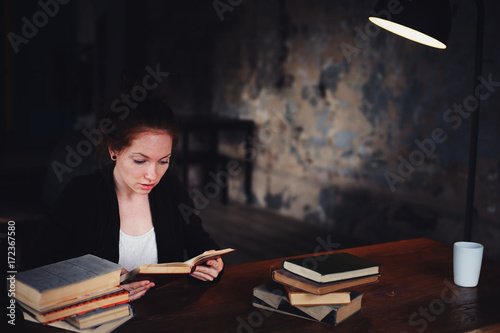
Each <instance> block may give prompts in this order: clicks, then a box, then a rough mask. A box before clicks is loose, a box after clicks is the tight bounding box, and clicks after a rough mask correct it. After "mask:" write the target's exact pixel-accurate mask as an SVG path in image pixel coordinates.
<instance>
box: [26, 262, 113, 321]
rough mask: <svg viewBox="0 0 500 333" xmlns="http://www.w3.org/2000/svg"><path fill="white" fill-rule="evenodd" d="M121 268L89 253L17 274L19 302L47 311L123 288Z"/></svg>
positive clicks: (40, 310)
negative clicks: (99, 293) (108, 290)
mask: <svg viewBox="0 0 500 333" xmlns="http://www.w3.org/2000/svg"><path fill="white" fill-rule="evenodd" d="M120 273H121V266H120V265H118V264H115V263H113V262H111V261H108V260H105V259H102V258H99V257H96V256H94V255H91V254H87V255H84V256H81V257H77V258H73V259H68V260H64V261H60V262H57V263H54V264H50V265H46V266H42V267H38V268H34V269H31V270H27V271H24V272H20V273H18V274H17V275H16V299H17V300H19V301H21V302H22V303H24V304H26V305H28V306H30V307H31V308H33V309H35V310H37V311H39V312H44V311H46V310H47V309H50V308H53V307H54V306H55V305H56V304H58V303H61V302H64V301H66V300H70V299H75V298H78V297H80V296H82V295H86V294H92V293H96V292H99V291H104V290H107V289H110V288H113V287H116V286H119V285H120Z"/></svg>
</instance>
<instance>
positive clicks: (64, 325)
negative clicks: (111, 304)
mask: <svg viewBox="0 0 500 333" xmlns="http://www.w3.org/2000/svg"><path fill="white" fill-rule="evenodd" d="M128 306H129V309H130V313H129V315H128V316H125V317H122V318H119V319H115V320H112V321H110V322H107V323H104V324H101V325H98V326H96V327H91V328H86V329H79V328H76V327H75V326H73V325H71V324H70V323H68V322H67V321H65V320H62V321H56V322H54V323H50V324H47V326H50V327H56V328H59V329H62V330H64V332H77V333H109V332H113V331H114V330H115V329H117V328H118V327H120V326H122V325H123V324H125V323H126V322H127V321H129V320H130V319H132V318H133V317H135V311H134V308H133V307H132V306H131V305H130V304H128ZM23 317H24V319H25V320H26V321H27V322H31V323H36V324H41V323H40V322H39V321H37V320H36V319H35V318H33V317H32V316H30V314H29V313H27V312H23ZM27 325H29V324H27ZM57 331H58V332H59V330H57Z"/></svg>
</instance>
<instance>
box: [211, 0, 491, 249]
mask: <svg viewBox="0 0 500 333" xmlns="http://www.w3.org/2000/svg"><path fill="white" fill-rule="evenodd" d="M452 4H453V9H454V18H453V19H454V22H453V28H452V32H451V37H450V40H449V47H448V48H447V49H446V50H437V49H432V48H429V47H425V46H422V45H420V44H417V43H414V42H411V41H407V40H405V39H403V38H401V37H398V36H396V35H392V34H390V33H387V32H385V31H379V30H378V29H375V28H374V26H373V25H371V24H369V23H368V21H367V17H368V15H369V12H370V10H371V8H372V7H373V5H374V1H356V2H353V1H347V0H345V1H246V2H243V3H242V4H240V5H239V6H236V7H234V8H233V10H232V11H225V12H224V20H223V21H221V25H222V27H221V28H219V33H218V34H217V35H215V37H216V38H215V40H214V47H213V48H214V56H213V59H214V69H213V70H214V74H213V75H214V80H215V84H214V85H213V86H212V87H211V89H212V91H213V112H214V113H216V114H220V115H223V116H228V117H238V118H245V119H246V118H248V119H253V120H255V122H256V123H257V125H258V130H257V132H256V133H255V141H254V142H255V143H256V152H257V155H255V163H256V170H255V172H254V177H255V181H254V199H255V201H256V205H257V206H261V207H267V208H272V209H274V210H276V211H279V212H280V213H283V214H286V215H291V216H295V217H297V218H299V219H303V220H304V221H305V223H312V224H318V225H324V226H327V227H329V228H330V229H332V230H334V231H335V232H337V233H340V234H342V235H345V237H351V238H355V239H358V240H361V241H364V242H379V241H387V240H391V239H400V238H408V237H419V236H426V237H430V238H433V239H437V240H440V241H444V242H447V243H452V242H453V241H456V240H460V239H462V238H463V219H464V218H463V216H464V207H465V194H466V180H467V160H468V138H469V121H468V113H469V112H468V111H467V109H472V108H473V106H470V104H467V103H469V102H471V101H472V102H473V101H474V99H473V98H471V96H472V95H473V86H472V82H473V67H474V60H473V58H474V40H473V38H474V31H475V12H476V10H475V5H474V3H473V2H471V1H461V0H458V1H453V2H452ZM499 9H500V5H499V4H498V3H497V2H495V1H486V21H487V24H486V28H485V47H484V53H485V54H484V65H483V74H482V77H483V78H484V80H486V81H490V82H491V83H490V85H489V89H490V91H488V90H483V92H484V95H485V96H486V95H487V97H485V98H484V100H483V102H482V107H481V108H482V109H481V121H480V137H479V157H478V175H477V185H476V188H477V190H476V209H477V211H476V214H475V221H474V228H473V240H475V241H480V242H483V243H485V244H486V245H487V246H486V247H487V249H486V251H487V253H488V254H489V255H490V256H496V257H497V258H498V255H500V246H498V245H497V243H498V239H500V199H499V193H498V191H499V187H500V186H499V185H500V180H499V177H498V176H499V172H500V154H499V153H500V149H499V145H498V142H499V139H500V137H499V129H500V115H499V113H498V106H499V105H500V94H498V90H499V88H500V73H499V70H500V65H499V63H498V61H497V59H498V55H499V52H500V49H499V47H498V37H499V33H498V31H500V29H499V24H498V20H495V18H494V15H493V13H495V12H498V10H499ZM457 105H458V106H457ZM460 105H462V106H463V107H462V110H465V112H462V113H459V112H456V110H457V108H459V107H460ZM237 141H238V140H237V139H235V138H233V139H232V141H231V138H229V139H228V144H231V143H232V144H233V145H235V146H237ZM232 196H233V197H238V196H239V197H241V192H240V191H239V189H238V186H233V187H232Z"/></svg>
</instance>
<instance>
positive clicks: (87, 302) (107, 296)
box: [42, 290, 128, 322]
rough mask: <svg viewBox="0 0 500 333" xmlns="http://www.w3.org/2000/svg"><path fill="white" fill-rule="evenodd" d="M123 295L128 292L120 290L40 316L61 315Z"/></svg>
mask: <svg viewBox="0 0 500 333" xmlns="http://www.w3.org/2000/svg"><path fill="white" fill-rule="evenodd" d="M125 294H127V295H128V291H127V290H121V291H119V292H117V293H114V294H109V295H105V296H101V297H97V298H94V299H90V300H87V301H84V302H81V303H76V304H73V305H70V306H67V307H63V308H60V309H57V310H53V311H49V312H47V313H44V314H42V316H44V317H47V316H52V315H53V314H56V313H61V312H63V311H67V310H69V309H76V308H78V307H81V306H84V305H87V304H92V303H96V302H99V301H102V300H106V299H109V298H112V297H118V296H122V295H125ZM126 302H128V299H127V300H126ZM85 312H87V311H83V312H82V313H85ZM58 320H60V319H58ZM58 320H55V321H58ZM52 322H53V321H52Z"/></svg>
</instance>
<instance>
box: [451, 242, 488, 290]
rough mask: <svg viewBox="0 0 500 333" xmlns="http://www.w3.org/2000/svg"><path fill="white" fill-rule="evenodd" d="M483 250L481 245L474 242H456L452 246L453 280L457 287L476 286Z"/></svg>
mask: <svg viewBox="0 0 500 333" xmlns="http://www.w3.org/2000/svg"><path fill="white" fill-rule="evenodd" d="M483 250H484V246H483V245H481V244H479V243H474V242H456V243H455V244H454V245H453V279H454V280H455V284H456V285H457V286H460V287H475V286H477V283H478V281H479V273H480V272H481V262H482V261H483Z"/></svg>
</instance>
